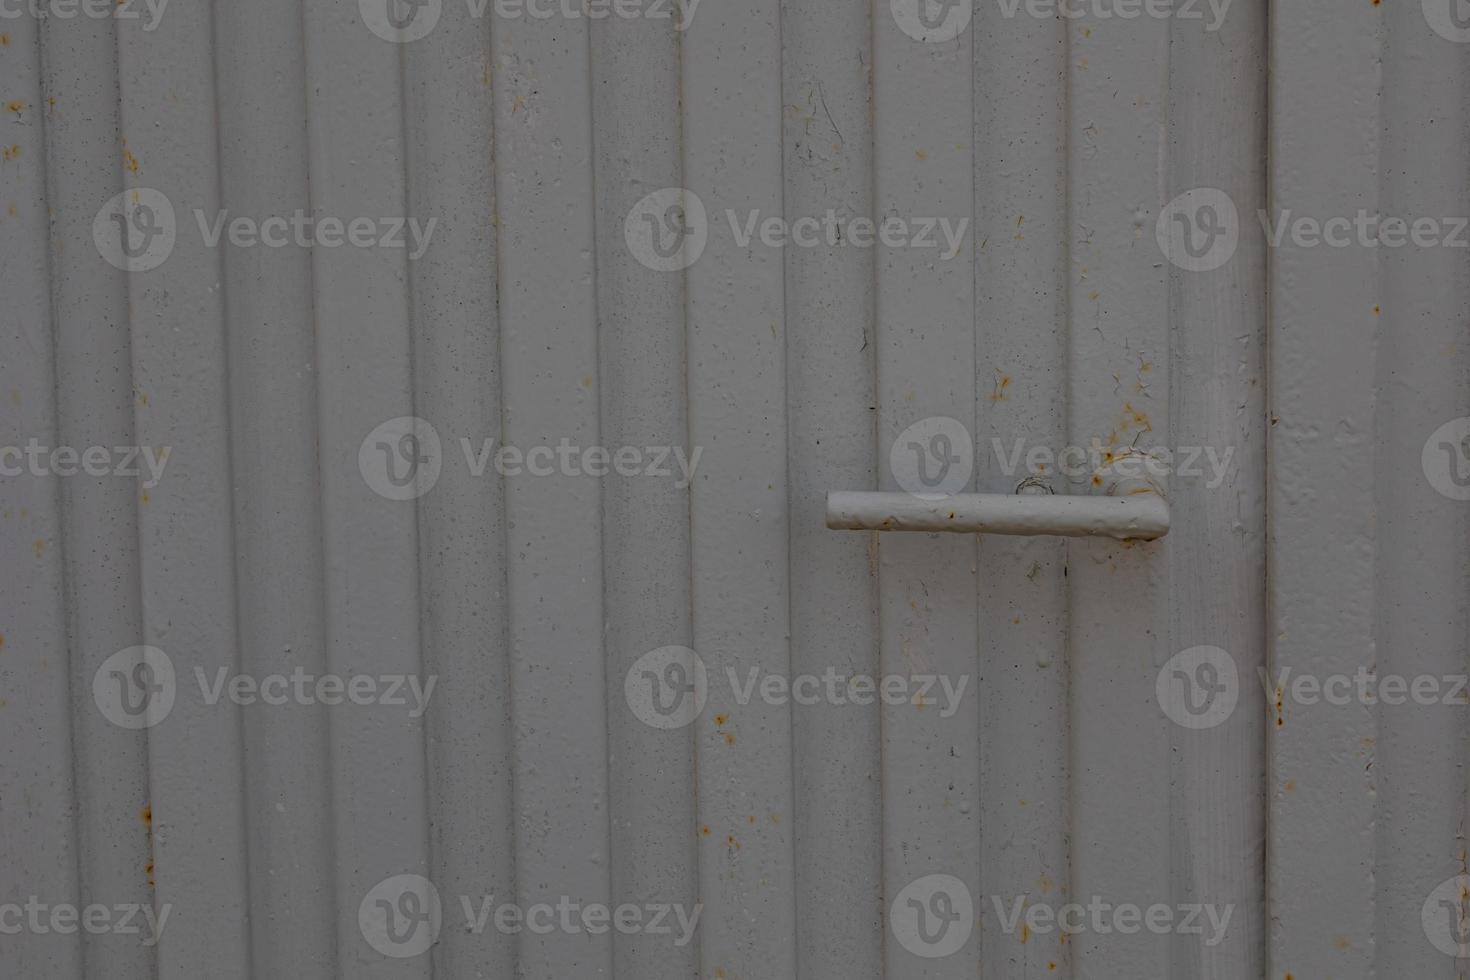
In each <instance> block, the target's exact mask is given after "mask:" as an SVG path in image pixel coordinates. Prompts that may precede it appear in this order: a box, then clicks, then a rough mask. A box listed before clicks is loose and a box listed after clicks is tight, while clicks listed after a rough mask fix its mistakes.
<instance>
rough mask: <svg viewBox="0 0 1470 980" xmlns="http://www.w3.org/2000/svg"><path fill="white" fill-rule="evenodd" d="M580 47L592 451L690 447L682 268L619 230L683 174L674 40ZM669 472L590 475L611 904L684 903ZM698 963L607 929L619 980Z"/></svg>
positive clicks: (681, 602) (676, 498) (609, 23)
mask: <svg viewBox="0 0 1470 980" xmlns="http://www.w3.org/2000/svg"><path fill="white" fill-rule="evenodd" d="M591 42H592V49H591V56H592V70H591V76H590V81H591V86H592V87H591V95H592V107H593V112H592V119H593V123H594V133H593V144H594V150H595V153H594V157H595V167H596V169H595V181H596V187H597V193H596V195H595V197H596V201H595V206H596V209H597V210H596V214H595V219H596V220H595V225H596V233H595V238H596V265H597V314H598V334H597V340H598V357H597V361H598V390H599V394H600V402H599V407H600V412H601V423H600V431H601V445H602V446H603V447H604V448H605V449H606V450H607V451H608V452H609V453H613V454H616V453H617V452H618V451H620V450H621V449H623V448H624V447H647V446H662V447H669V448H673V449H677V451H679V452H681V453H686V454H687V453H688V452H689V449H690V447H689V438H688V410H687V404H686V402H687V399H686V392H685V383H684V378H685V372H686V371H687V367H686V357H685V352H686V349H687V340H686V337H685V317H684V288H683V272H682V270H668V271H658V270H654V269H649V268H646V267H645V266H644V265H643V264H642V263H641V262H640V261H638V259H637V258H635V256H634V253H633V251H632V250H631V248H630V246H629V243H628V241H627V239H626V236H625V222H626V221H627V220H629V218H630V216H631V215H633V213H634V212H635V210H637V209H638V208H639V207H640V202H641V201H643V200H644V199H645V197H646V195H649V194H654V193H657V192H659V191H661V190H667V189H675V190H677V188H679V187H680V186H681V185H682V183H683V174H682V165H681V156H682V152H683V146H682V141H681V139H680V138H679V122H680V105H679V96H678V91H679V84H678V82H679V71H680V66H679V34H678V33H677V32H676V31H675V29H674V28H673V27H672V26H671V25H670V24H669V23H667V22H662V21H658V20H644V19H633V20H623V19H619V18H611V19H607V20H603V21H599V22H597V23H594V24H593V25H592V31H591ZM670 469H671V471H672V472H673V475H671V476H657V477H655V476H653V475H648V474H638V475H629V474H627V473H618V472H616V471H614V472H610V473H608V474H607V475H606V476H604V477H603V478H602V479H601V481H600V482H601V485H602V487H603V493H602V526H601V532H602V534H601V541H600V545H601V548H602V554H601V562H602V570H603V602H604V618H603V621H604V634H603V635H604V642H605V644H606V658H607V665H608V672H607V691H606V700H607V705H608V708H607V728H608V766H609V780H608V783H609V807H608V817H609V820H610V828H611V841H612V844H611V854H610V857H609V866H610V870H611V885H612V894H613V897H614V901H615V902H618V903H624V902H629V903H632V904H636V905H644V906H646V905H647V904H649V903H668V904H675V903H677V904H679V905H682V906H684V907H686V908H693V907H694V906H695V905H696V903H697V902H698V901H699V882H698V878H697V870H696V869H697V863H698V852H697V846H696V834H697V826H698V823H697V820H698V814H697V813H696V809H695V808H696V804H697V800H696V798H695V794H694V793H693V792H691V787H692V786H693V785H694V759H693V755H694V744H693V738H694V734H695V732H696V731H697V725H698V724H699V723H700V722H701V721H702V720H703V719H702V718H701V717H700V716H699V715H698V714H697V713H694V712H693V711H692V709H693V708H694V707H695V705H694V704H692V703H687V704H686V702H685V701H684V700H683V698H684V697H685V696H686V695H685V694H684V693H679V692H670V691H668V690H666V689H665V688H664V687H663V683H662V681H663V678H662V676H661V671H662V670H663V669H665V668H666V667H667V666H668V665H670V664H673V663H680V664H681V665H683V666H685V667H686V668H687V667H688V666H690V665H688V664H684V661H683V658H684V656H685V655H682V654H678V655H676V654H673V653H672V652H670V651H669V648H671V647H675V648H689V647H691V646H692V644H693V636H692V628H691V624H690V617H691V606H690V589H691V581H690V554H689V534H690V525H689V488H688V487H687V486H685V485H683V483H682V482H681V480H680V478H679V476H678V471H677V469H676V468H674V467H672V466H671V467H670ZM658 651H664V652H663V653H659V652H658ZM645 658H647V659H645ZM655 682H656V683H657V684H658V686H657V687H656V688H653V690H654V691H656V694H655V695H654V696H655V697H656V698H658V699H659V700H660V701H661V702H663V703H665V704H672V705H673V706H674V708H673V710H674V712H675V716H674V717H670V719H669V720H668V722H667V723H666V724H667V726H668V727H658V725H657V724H655V723H657V722H660V720H661V719H660V718H659V717H658V716H657V715H655V716H649V715H648V714H647V713H646V708H645V707H644V702H641V701H640V702H639V703H638V706H637V707H636V708H635V705H634V703H633V702H632V700H631V699H630V696H629V693H628V692H629V689H630V686H631V687H632V688H635V689H636V690H637V693H638V694H639V695H640V696H641V695H642V694H643V692H645V691H648V690H649V687H648V685H650V684H654V683H655ZM671 695H672V698H673V700H670V697H671ZM685 707H687V708H689V709H690V710H689V712H687V713H685V712H680V711H679V709H680V708H685ZM698 973H699V942H698V938H697V937H695V938H694V939H693V941H690V942H687V943H686V944H685V945H683V946H678V945H676V944H675V941H674V939H672V938H670V937H666V936H662V937H661V936H642V935H627V936H623V935H619V936H615V937H614V938H613V944H612V976H613V977H614V978H616V980H639V978H643V977H650V976H695V975H697V974H698Z"/></svg>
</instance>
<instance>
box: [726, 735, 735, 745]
mask: <svg viewBox="0 0 1470 980" xmlns="http://www.w3.org/2000/svg"><path fill="white" fill-rule="evenodd" d="M725 744H726V745H734V744H735V733H734V732H726V733H725Z"/></svg>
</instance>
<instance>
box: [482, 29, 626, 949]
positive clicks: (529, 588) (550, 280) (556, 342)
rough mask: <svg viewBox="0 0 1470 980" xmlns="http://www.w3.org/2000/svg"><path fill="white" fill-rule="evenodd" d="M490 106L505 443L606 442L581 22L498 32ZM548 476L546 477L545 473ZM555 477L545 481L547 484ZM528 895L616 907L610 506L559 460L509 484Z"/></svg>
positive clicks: (551, 942)
mask: <svg viewBox="0 0 1470 980" xmlns="http://www.w3.org/2000/svg"><path fill="white" fill-rule="evenodd" d="M500 23H503V26H504V29H503V30H500V31H498V32H497V37H496V38H495V46H496V57H497V60H498V62H499V63H500V65H501V66H502V67H503V69H504V71H503V72H502V73H501V74H500V75H498V76H497V81H498V82H499V83H500V85H499V88H498V90H497V91H496V93H495V100H496V109H497V111H496V118H495V123H496V130H495V131H496V141H497V148H498V151H499V152H498V154H497V158H496V165H497V168H498V170H499V172H500V176H501V180H500V182H499V186H498V188H497V199H498V202H499V209H500V218H501V231H502V238H501V242H502V245H503V246H506V247H503V248H502V250H501V272H502V282H501V287H502V289H501V296H500V311H501V330H502V337H503V340H504V341H505V343H504V344H503V347H502V350H503V356H504V360H503V362H502V370H503V372H504V386H505V403H506V406H507V409H506V419H505V424H506V433H507V443H508V445H512V446H516V447H517V448H518V449H519V450H521V451H522V452H525V453H528V454H529V453H534V452H544V450H545V448H546V447H550V446H555V445H557V444H558V443H559V442H560V441H561V440H569V441H570V442H571V443H572V444H573V445H574V446H576V445H580V446H588V445H593V444H595V442H596V439H597V431H596V429H597V416H598V413H599V408H598V405H597V404H596V400H597V399H598V398H599V395H598V391H597V383H596V382H597V372H598V365H597V363H596V357H597V348H596V332H597V308H596V280H595V267H594V261H595V255H594V252H595V249H596V244H595V242H594V241H593V236H594V227H593V220H592V219H593V214H592V211H593V208H594V202H593V200H592V195H591V187H590V183H589V178H590V175H591V172H592V167H593V160H592V154H593V147H592V145H591V125H592V122H591V112H592V110H591V103H590V95H589V93H590V90H589V86H588V78H587V74H588V70H589V67H590V64H589V51H590V48H589V34H588V27H589V25H588V23H587V21H586V20H584V19H578V20H570V19H564V18H551V19H544V20H536V19H530V20H524V19H515V20H512V19H509V18H507V19H504V20H503V21H502V22H500ZM537 470H539V471H540V472H539V474H538V472H536V471H537ZM548 471H549V472H548ZM506 496H507V526H508V539H507V541H508V548H509V550H510V552H511V553H512V554H513V555H514V556H515V558H516V562H515V563H514V564H513V565H512V566H511V568H510V573H509V578H508V595H509V604H510V628H511V648H512V658H513V660H512V663H513V667H514V670H515V672H516V685H515V699H516V700H515V713H516V732H515V757H516V783H515V788H516V807H517V809H516V812H517V815H518V826H517V828H516V833H517V861H518V883H517V886H518V889H519V893H518V896H517V898H518V900H519V903H520V905H521V907H522V908H529V907H530V906H532V905H536V904H538V903H544V902H556V901H557V900H558V899H560V898H562V897H567V898H570V899H571V900H573V901H576V902H580V903H591V902H596V903H606V902H607V901H608V899H609V895H610V888H611V882H610V873H609V856H608V846H609V845H608V823H607V812H606V807H607V806H608V771H607V745H606V732H607V721H606V715H607V710H608V705H607V687H606V670H607V665H606V657H605V655H604V642H603V610H602V596H603V585H602V581H601V579H602V558H601V554H600V547H599V545H600V541H601V537H602V531H601V521H602V517H601V508H602V502H601V494H600V492H599V489H598V487H597V484H596V482H595V481H594V480H593V479H592V478H591V477H590V476H589V475H588V474H587V473H585V472H581V471H580V470H579V471H577V472H572V471H570V470H569V469H566V468H560V469H559V468H558V467H557V466H556V465H554V464H551V463H545V464H538V465H537V466H536V467H535V470H526V471H524V472H522V473H520V474H518V475H511V476H509V477H508V478H507V483H506ZM519 952H520V969H521V970H522V971H524V972H525V973H527V974H529V975H538V974H547V975H557V976H566V975H574V974H575V975H596V976H607V975H608V973H609V972H610V971H611V968H612V959H611V952H612V940H611V938H610V937H609V936H608V935H606V934H603V935H600V936H590V937H588V939H587V941H586V942H585V943H583V942H576V943H567V942H564V941H561V939H560V938H559V937H556V936H554V935H552V936H545V935H535V934H527V933H522V934H521V935H520V937H519Z"/></svg>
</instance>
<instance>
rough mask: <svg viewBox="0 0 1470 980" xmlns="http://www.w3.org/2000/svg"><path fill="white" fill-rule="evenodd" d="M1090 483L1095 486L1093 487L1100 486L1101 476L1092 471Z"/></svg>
mask: <svg viewBox="0 0 1470 980" xmlns="http://www.w3.org/2000/svg"><path fill="white" fill-rule="evenodd" d="M1092 485H1093V486H1095V487H1100V486H1102V477H1100V476H1098V475H1097V474H1096V473H1094V474H1093V475H1092Z"/></svg>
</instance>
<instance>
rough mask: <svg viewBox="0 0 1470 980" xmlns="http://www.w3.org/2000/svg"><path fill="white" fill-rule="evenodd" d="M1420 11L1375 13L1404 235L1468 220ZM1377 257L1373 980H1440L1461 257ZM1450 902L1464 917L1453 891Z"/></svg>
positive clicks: (1387, 180) (1452, 855) (1448, 114)
mask: <svg viewBox="0 0 1470 980" xmlns="http://www.w3.org/2000/svg"><path fill="white" fill-rule="evenodd" d="M1431 8H1432V5H1419V4H1414V5H1401V6H1388V7H1385V8H1383V9H1382V17H1383V20H1384V26H1383V29H1382V32H1383V48H1382V52H1381V70H1382V85H1381V103H1380V105H1381V113H1380V119H1379V120H1378V121H1379V123H1380V126H1381V140H1382V142H1381V144H1380V147H1379V168H1378V185H1377V190H1378V193H1379V202H1378V203H1379V204H1380V205H1381V211H1382V213H1383V215H1385V216H1386V218H1388V219H1389V220H1391V219H1392V218H1397V219H1400V220H1404V221H1407V222H1409V223H1410V226H1411V228H1412V227H1413V226H1414V224H1415V223H1418V222H1423V221H1429V222H1431V224H1432V225H1439V227H1440V229H1441V231H1443V230H1444V227H1445V226H1444V220H1445V219H1447V218H1450V217H1451V216H1455V215H1459V216H1467V215H1470V210H1467V207H1470V192H1467V191H1470V187H1467V177H1466V169H1465V162H1464V158H1465V149H1466V145H1467V137H1470V120H1467V112H1466V108H1465V106H1466V101H1465V92H1466V79H1467V74H1470V72H1467V58H1470V48H1467V47H1466V46H1465V45H1464V44H1457V43H1454V42H1452V41H1450V40H1448V39H1446V38H1442V37H1440V36H1438V34H1436V33H1435V31H1434V29H1433V28H1432V27H1431V25H1430V22H1429V18H1428V17H1427V16H1426V13H1427V12H1428V11H1430V10H1431ZM1353 203H1354V204H1355V205H1356V203H1357V202H1353ZM1462 220H1463V217H1462ZM1384 233H1385V235H1386V234H1387V231H1386V229H1385V232H1384ZM1459 238H1460V239H1461V240H1462V241H1463V240H1465V239H1466V238H1470V234H1465V233H1462V234H1461V235H1459ZM1375 261H1376V263H1377V266H1378V275H1379V276H1380V282H1381V292H1382V299H1381V315H1380V316H1378V317H1377V321H1378V323H1377V329H1378V332H1379V343H1378V348H1377V354H1378V356H1377V359H1376V363H1375V365H1374V374H1373V384H1374V386H1375V388H1376V390H1377V392H1378V395H1379V397H1378V402H1377V405H1376V409H1377V410H1376V412H1375V415H1374V422H1375V424H1374V427H1373V432H1372V439H1373V452H1374V454H1375V465H1374V467H1373V478H1372V481H1371V489H1372V492H1373V495H1374V509H1375V522H1376V526H1377V530H1378V535H1379V540H1378V545H1377V549H1376V553H1375V556H1374V557H1375V579H1374V583H1373V589H1374V596H1375V600H1376V608H1375V609H1374V610H1373V617H1374V623H1375V626H1376V628H1377V629H1378V640H1379V644H1378V647H1377V651H1376V652H1377V656H1376V664H1375V665H1374V666H1375V667H1376V670H1377V673H1378V675H1379V676H1380V678H1381V679H1383V680H1382V683H1383V686H1382V687H1381V688H1380V690H1381V691H1382V692H1383V694H1384V696H1383V697H1382V698H1381V699H1380V702H1379V705H1378V709H1377V717H1376V719H1375V720H1376V724H1377V744H1376V758H1375V759H1374V764H1373V772H1374V774H1375V776H1376V778H1377V780H1378V793H1377V808H1376V813H1375V818H1374V826H1373V832H1374V839H1373V846H1374V851H1375V854H1374V857H1375V860H1374V879H1373V884H1374V892H1375V899H1376V902H1375V909H1374V930H1375V934H1374V936H1373V950H1372V968H1373V970H1374V975H1375V976H1379V977H1398V976H1432V975H1435V974H1438V973H1443V974H1446V975H1447V974H1448V972H1449V971H1450V963H1451V961H1450V960H1449V958H1448V957H1447V956H1446V955H1445V952H1444V951H1442V950H1441V949H1438V948H1435V946H1434V945H1433V943H1432V942H1428V941H1426V938H1428V937H1427V931H1430V930H1437V929H1439V928H1440V927H1441V925H1442V924H1443V923H1445V922H1446V921H1447V920H1446V919H1445V918H1444V917H1445V916H1446V915H1447V910H1446V909H1444V908H1443V907H1442V906H1441V907H1437V908H1436V907H1434V906H1435V903H1433V902H1430V906H1429V908H1428V909H1426V906H1425V903H1426V901H1428V900H1429V899H1430V896H1431V895H1432V894H1434V893H1435V892H1436V890H1437V889H1440V888H1442V887H1443V885H1444V883H1445V882H1447V881H1452V880H1454V879H1456V878H1458V877H1459V876H1460V875H1462V874H1464V873H1465V870H1466V856H1465V848H1466V841H1465V818H1466V810H1465V803H1464V799H1463V797H1461V796H1460V794H1454V795H1451V794H1446V793H1444V792H1442V787H1445V786H1450V785H1455V784H1456V783H1457V782H1459V781H1460V780H1461V779H1462V777H1461V776H1460V770H1461V769H1462V768H1463V767H1464V759H1465V752H1466V744H1467V743H1466V728H1465V723H1464V720H1463V719H1462V718H1459V717H1456V716H1457V715H1463V714H1464V704H1463V702H1462V703H1459V704H1456V703H1453V702H1451V703H1444V702H1443V701H1442V700H1441V699H1442V698H1443V697H1444V696H1445V694H1446V688H1445V687H1444V684H1443V679H1445V678H1452V677H1454V676H1455V675H1463V673H1464V669H1465V655H1464V650H1465V649H1466V647H1465V643H1464V638H1465V635H1466V628H1467V618H1466V613H1465V603H1466V597H1467V595H1470V573H1467V569H1470V553H1467V548H1466V529H1467V527H1470V525H1467V523H1466V510H1465V507H1466V505H1465V503H1464V501H1462V500H1455V499H1451V498H1449V497H1448V496H1446V495H1445V494H1444V492H1443V490H1442V489H1441V488H1440V487H1438V486H1435V485H1433V483H1432V479H1431V478H1430V469H1429V468H1430V467H1431V466H1433V465H1437V464H1438V463H1439V461H1440V460H1441V459H1444V458H1445V457H1444V456H1443V455H1442V453H1443V452H1444V451H1445V446H1444V445H1443V444H1442V442H1441V444H1439V445H1436V444H1435V442H1436V436H1435V433H1436V432H1439V431H1442V427H1443V426H1445V425H1447V424H1450V423H1451V420H1453V419H1455V418H1457V417H1464V416H1465V415H1466V414H1467V409H1470V398H1467V395H1470V386H1467V384H1466V378H1465V365H1466V363H1467V347H1466V344H1465V324H1466V321H1467V316H1470V290H1467V288H1466V286H1465V271H1466V263H1465V254H1464V248H1463V247H1460V248H1454V247H1443V246H1441V245H1432V246H1430V247H1427V248H1423V247H1409V248H1402V247H1400V248H1388V247H1383V248H1379V249H1378V250H1377V254H1376V255H1375ZM1439 438H1440V439H1442V437H1439ZM1444 441H1450V440H1444ZM1446 461H1447V460H1446ZM1451 465H1453V464H1451ZM1389 677H1404V678H1434V679H1435V690H1436V692H1437V696H1435V697H1432V698H1420V697H1414V696H1413V695H1412V694H1411V698H1410V700H1409V701H1408V702H1407V703H1404V704H1392V703H1390V702H1389V698H1388V693H1387V692H1388V688H1387V678H1389ZM1411 842H1412V843H1411ZM1461 881H1463V879H1461ZM1456 890H1457V891H1458V889H1456ZM1456 900H1457V902H1458V903H1459V907H1460V914H1461V915H1463V914H1464V912H1465V900H1464V897H1463V895H1462V894H1460V895H1457V896H1456Z"/></svg>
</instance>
